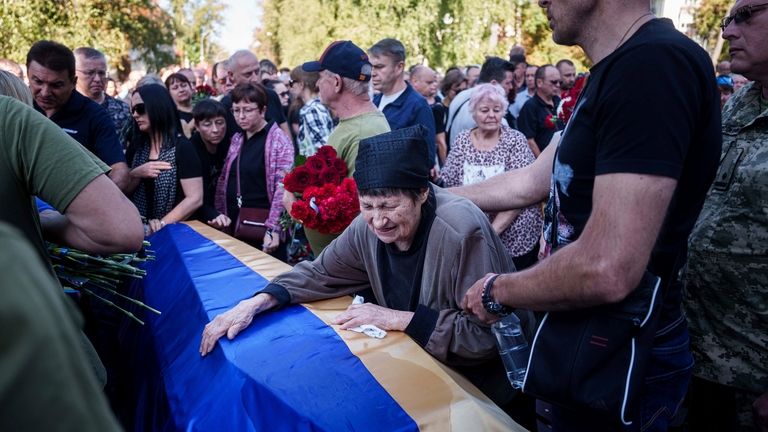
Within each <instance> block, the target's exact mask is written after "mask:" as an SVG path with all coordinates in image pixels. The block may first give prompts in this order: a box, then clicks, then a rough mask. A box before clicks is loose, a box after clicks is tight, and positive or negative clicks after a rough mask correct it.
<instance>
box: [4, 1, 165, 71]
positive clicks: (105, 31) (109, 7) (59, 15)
mask: <svg viewBox="0 0 768 432" xmlns="http://www.w3.org/2000/svg"><path fill="white" fill-rule="evenodd" d="M0 29H2V33H0V56H3V57H7V58H10V59H12V60H14V61H17V62H19V63H24V61H25V59H26V53H27V51H28V50H29V48H30V47H31V46H32V44H34V43H35V42H36V41H38V40H41V39H50V40H55V41H57V42H61V43H63V44H65V45H67V46H69V47H70V48H77V47H79V46H91V47H94V48H96V49H99V50H101V51H102V52H104V53H105V54H106V55H107V56H108V58H109V61H110V64H111V65H112V66H113V67H115V68H117V69H118V73H119V74H127V72H128V70H127V69H128V68H129V67H130V60H131V55H132V54H133V55H134V56H135V57H140V58H141V59H142V60H144V62H145V63H146V64H147V66H148V68H149V69H150V70H153V69H159V68H160V67H162V66H164V65H166V64H168V63H169V62H172V61H173V60H174V55H173V52H172V50H171V49H170V48H169V47H170V46H171V45H172V43H173V33H172V27H171V25H170V19H169V17H168V15H167V14H166V13H165V12H164V11H163V10H162V9H161V8H159V7H158V6H157V5H156V4H155V2H154V1H152V0H77V1H75V0H69V1H67V0H4V1H3V2H2V5H0Z"/></svg>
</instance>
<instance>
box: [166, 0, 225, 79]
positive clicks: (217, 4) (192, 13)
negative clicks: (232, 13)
mask: <svg viewBox="0 0 768 432" xmlns="http://www.w3.org/2000/svg"><path fill="white" fill-rule="evenodd" d="M170 6H171V13H172V15H173V23H174V28H175V35H176V49H177V51H178V52H179V57H181V60H182V64H184V65H185V66H190V65H192V64H196V63H198V62H200V63H202V62H205V61H211V60H212V57H213V55H214V54H215V53H216V52H218V51H219V47H218V46H217V45H216V43H215V42H213V38H212V36H213V35H214V34H216V31H217V29H218V28H219V27H220V26H221V25H222V24H223V23H224V17H223V15H222V13H223V12H224V8H225V6H224V4H223V3H222V2H221V0H191V1H190V0H171V2H170Z"/></svg>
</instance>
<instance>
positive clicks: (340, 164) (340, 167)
mask: <svg viewBox="0 0 768 432" xmlns="http://www.w3.org/2000/svg"><path fill="white" fill-rule="evenodd" d="M333 169H334V171H336V172H337V173H339V177H342V178H344V177H346V176H347V173H348V172H349V170H348V169H347V164H346V163H344V161H343V160H341V159H334V161H333Z"/></svg>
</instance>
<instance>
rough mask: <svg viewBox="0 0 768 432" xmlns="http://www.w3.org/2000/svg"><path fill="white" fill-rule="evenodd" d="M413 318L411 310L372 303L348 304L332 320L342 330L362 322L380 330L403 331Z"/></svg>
mask: <svg viewBox="0 0 768 432" xmlns="http://www.w3.org/2000/svg"><path fill="white" fill-rule="evenodd" d="M412 318H413V312H407V311H398V310H394V309H388V308H385V307H382V306H378V305H375V304H372V303H363V304H353V305H349V307H348V308H347V310H346V311H344V312H342V313H341V314H339V315H338V316H337V317H336V318H334V320H333V324H341V329H342V330H349V329H352V328H355V327H359V326H361V325H363V324H371V325H375V326H376V327H378V328H380V329H382V330H397V331H403V330H405V328H406V327H408V324H409V323H410V322H411V319H412Z"/></svg>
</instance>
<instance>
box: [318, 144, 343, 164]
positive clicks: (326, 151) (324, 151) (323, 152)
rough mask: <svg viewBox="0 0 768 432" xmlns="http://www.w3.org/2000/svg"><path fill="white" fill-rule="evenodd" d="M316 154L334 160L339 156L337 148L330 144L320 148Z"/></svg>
mask: <svg viewBox="0 0 768 432" xmlns="http://www.w3.org/2000/svg"><path fill="white" fill-rule="evenodd" d="M315 154H316V155H317V156H319V157H320V158H322V159H325V160H333V159H334V158H335V157H337V156H338V154H337V153H336V149H334V148H333V147H331V146H329V145H324V146H321V147H320V148H319V149H317V153H315Z"/></svg>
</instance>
